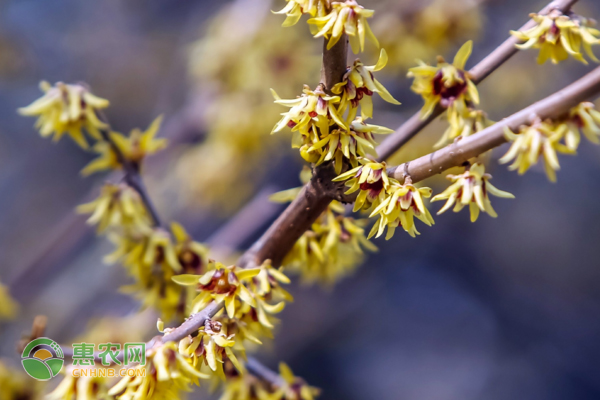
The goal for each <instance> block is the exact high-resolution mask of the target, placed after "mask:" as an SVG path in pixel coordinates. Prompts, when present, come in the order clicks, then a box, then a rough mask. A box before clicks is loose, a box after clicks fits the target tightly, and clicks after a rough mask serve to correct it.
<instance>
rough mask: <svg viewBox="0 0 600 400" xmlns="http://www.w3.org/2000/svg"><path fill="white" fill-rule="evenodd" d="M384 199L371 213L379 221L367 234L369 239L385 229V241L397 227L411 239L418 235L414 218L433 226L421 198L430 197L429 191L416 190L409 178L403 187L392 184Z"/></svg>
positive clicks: (425, 189)
mask: <svg viewBox="0 0 600 400" xmlns="http://www.w3.org/2000/svg"><path fill="white" fill-rule="evenodd" d="M386 196H387V197H386V198H385V199H384V200H383V201H382V202H381V204H379V206H377V207H376V208H375V209H374V210H373V212H372V213H371V215H370V216H371V217H373V216H375V215H379V220H378V221H377V223H375V225H373V228H372V229H371V232H370V233H369V238H371V237H373V236H374V235H376V237H379V236H381V235H382V234H383V232H384V231H385V228H386V227H387V229H388V230H387V235H386V236H385V239H386V240H389V239H390V238H391V237H392V236H394V231H395V230H396V228H397V227H398V226H401V227H402V228H404V230H405V231H406V232H408V234H409V235H410V236H412V237H415V235H419V232H418V231H417V228H416V227H415V222H414V217H417V218H418V219H420V220H421V221H423V222H424V223H425V224H426V225H427V226H431V225H433V224H434V222H433V217H432V216H431V214H430V213H429V210H427V208H426V207H425V203H424V202H423V197H425V198H429V197H430V196H431V189H430V188H428V187H423V188H416V187H415V186H413V185H412V183H410V181H409V178H407V182H404V184H403V185H401V184H399V183H396V182H393V184H392V185H390V188H389V189H388V190H387V191H386Z"/></svg>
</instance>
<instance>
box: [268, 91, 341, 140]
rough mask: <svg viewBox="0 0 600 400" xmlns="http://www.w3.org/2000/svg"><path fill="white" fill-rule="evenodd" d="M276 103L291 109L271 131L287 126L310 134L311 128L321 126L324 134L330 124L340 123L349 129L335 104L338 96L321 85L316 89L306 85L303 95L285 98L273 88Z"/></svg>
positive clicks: (305, 134) (306, 134)
mask: <svg viewBox="0 0 600 400" xmlns="http://www.w3.org/2000/svg"><path fill="white" fill-rule="evenodd" d="M271 93H272V94H273V97H274V98H275V103H277V104H281V105H283V106H286V107H289V108H290V111H288V112H286V113H283V114H282V115H283V118H281V120H280V121H279V122H278V123H277V124H276V125H275V127H273V131H272V132H271V133H276V132H280V131H282V130H283V129H284V128H285V127H286V126H287V127H289V128H292V132H296V131H297V132H299V133H300V134H301V135H303V136H308V135H309V132H310V131H311V130H314V129H315V128H319V130H320V131H321V133H322V134H326V133H327V132H328V131H329V125H331V124H332V123H334V122H335V123H336V124H338V126H339V127H340V128H344V129H348V125H347V124H346V123H345V122H344V121H343V120H342V119H341V118H340V116H339V115H338V111H337V109H336V107H335V104H337V103H339V102H340V98H339V97H338V96H328V95H327V94H326V93H325V91H324V90H323V87H322V86H321V85H319V86H317V88H316V89H315V90H311V89H310V87H308V86H307V85H304V90H303V91H302V96H300V97H298V98H296V99H292V100H283V99H281V98H280V97H279V96H278V95H277V93H276V92H275V91H274V90H273V89H271Z"/></svg>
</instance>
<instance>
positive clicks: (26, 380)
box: [0, 359, 86, 400]
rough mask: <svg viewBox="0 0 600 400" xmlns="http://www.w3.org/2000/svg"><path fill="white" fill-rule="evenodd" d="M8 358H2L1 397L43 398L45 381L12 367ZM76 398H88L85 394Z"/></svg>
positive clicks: (4, 399)
mask: <svg viewBox="0 0 600 400" xmlns="http://www.w3.org/2000/svg"><path fill="white" fill-rule="evenodd" d="M7 361H8V360H3V359H0V388H2V389H1V391H0V399H2V400H23V399H28V400H38V399H41V398H43V396H42V389H43V387H44V386H43V382H40V381H36V380H33V379H31V377H29V376H28V375H27V374H25V371H23V369H22V368H20V367H19V368H18V369H17V368H12V367H10V366H9V365H10V364H9V363H8V362H7ZM75 400H86V399H85V398H84V397H83V396H82V397H80V398H76V399H75Z"/></svg>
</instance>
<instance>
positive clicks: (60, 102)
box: [19, 81, 109, 149]
mask: <svg viewBox="0 0 600 400" xmlns="http://www.w3.org/2000/svg"><path fill="white" fill-rule="evenodd" d="M40 89H41V90H42V91H43V92H44V93H45V94H44V96H42V97H41V98H39V99H38V100H36V101H34V102H33V103H31V104H30V105H28V106H27V107H23V108H20V109H19V114H21V115H26V116H37V117H38V119H37V121H36V123H35V127H36V128H37V129H39V131H40V134H41V135H42V137H48V136H50V135H52V134H53V133H54V137H53V140H54V141H57V140H59V139H60V138H61V137H62V136H63V135H64V134H65V133H67V134H68V135H69V136H70V137H71V139H73V140H74V141H75V142H76V143H77V144H78V145H79V146H81V147H82V148H84V149H87V148H88V143H87V140H86V139H85V136H84V134H83V129H85V130H86V131H87V132H88V133H89V134H90V136H92V137H93V138H94V139H96V140H100V139H101V135H100V129H106V128H107V125H106V124H105V123H103V122H101V121H100V120H99V119H98V116H97V115H96V112H97V111H98V110H100V109H103V108H106V107H108V105H109V102H108V100H105V99H102V98H100V97H97V96H94V95H93V94H92V93H90V91H89V89H88V88H86V87H84V86H82V85H69V84H65V83H62V82H58V83H56V85H54V86H51V85H50V84H49V83H48V82H46V81H42V82H41V83H40Z"/></svg>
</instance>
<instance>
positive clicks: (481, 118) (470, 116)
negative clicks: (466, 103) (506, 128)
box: [433, 107, 494, 149]
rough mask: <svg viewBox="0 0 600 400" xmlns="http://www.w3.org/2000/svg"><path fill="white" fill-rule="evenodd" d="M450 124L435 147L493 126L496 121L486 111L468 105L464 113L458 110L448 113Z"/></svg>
mask: <svg viewBox="0 0 600 400" xmlns="http://www.w3.org/2000/svg"><path fill="white" fill-rule="evenodd" d="M448 124H449V126H448V128H447V129H446V131H445V132H444V135H443V136H442V137H441V138H440V140H439V141H438V142H437V143H436V144H435V145H434V146H433V147H434V148H435V149H439V148H441V147H444V146H445V145H447V144H449V143H452V141H453V140H455V139H456V138H459V137H460V138H465V137H467V136H471V135H472V134H474V133H477V132H479V131H482V130H484V129H485V128H487V127H488V126H492V125H493V124H494V122H493V121H490V120H489V119H488V118H487V114H486V113H485V112H484V111H481V110H476V109H474V108H471V107H468V108H467V109H465V110H464V113H462V114H460V113H456V112H450V113H448Z"/></svg>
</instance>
